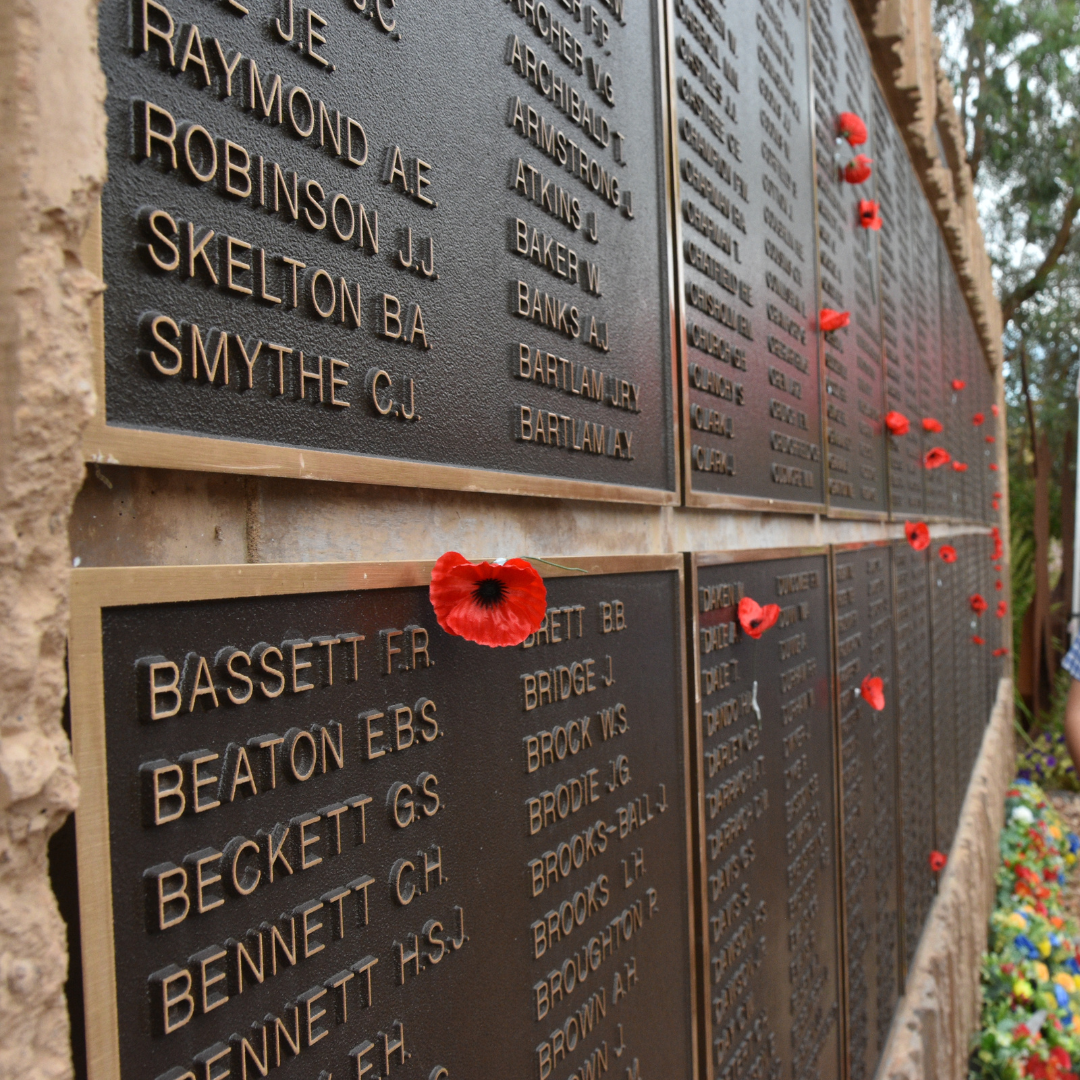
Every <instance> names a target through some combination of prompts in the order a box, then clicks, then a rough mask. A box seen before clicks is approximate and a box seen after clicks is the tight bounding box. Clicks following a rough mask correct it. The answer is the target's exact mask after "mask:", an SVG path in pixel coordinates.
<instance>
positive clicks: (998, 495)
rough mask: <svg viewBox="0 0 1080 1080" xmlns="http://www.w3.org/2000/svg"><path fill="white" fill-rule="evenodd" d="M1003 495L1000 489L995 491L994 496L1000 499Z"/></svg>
mask: <svg viewBox="0 0 1080 1080" xmlns="http://www.w3.org/2000/svg"><path fill="white" fill-rule="evenodd" d="M1001 497H1002V495H1001V492H1000V491H995V492H994V498H995V499H1000V498H1001Z"/></svg>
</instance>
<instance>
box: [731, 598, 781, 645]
mask: <svg viewBox="0 0 1080 1080" xmlns="http://www.w3.org/2000/svg"><path fill="white" fill-rule="evenodd" d="M779 618H780V605H779V604H766V605H765V606H764V607H762V606H761V605H760V604H759V603H758V602H757V601H756V600H751V599H750V597H749V596H744V597H743V598H742V599H741V600H740V601H739V625H740V626H741V627H742V628H743V630H744V631H746V633H747V634H748V635H749V636H750V637H752V638H754V640H755V641H756V640H757V639H758V638H759V637H761V635H762V634H764V633H765V631H766V630H768V629H769V627H770V626H773V625H774V624H775V622H776V620H777V619H779Z"/></svg>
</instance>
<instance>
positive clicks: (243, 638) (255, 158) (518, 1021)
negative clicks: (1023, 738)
mask: <svg viewBox="0 0 1080 1080" xmlns="http://www.w3.org/2000/svg"><path fill="white" fill-rule="evenodd" d="M96 25H97V34H98V39H97V55H98V57H99V58H100V65H101V69H102V71H103V73H104V86H105V90H104V96H103V109H104V116H105V117H106V118H107V143H106V144H105V145H106V148H107V164H108V179H107V182H105V184H104V186H103V188H102V189H101V192H100V200H99V201H97V202H95V203H94V207H93V209H92V210H91V211H89V212H88V215H87V216H88V217H89V219H90V225H89V228H88V229H87V230H86V234H85V236H82V237H81V238H80V240H79V243H77V244H75V245H74V247H73V250H75V251H76V252H77V253H78V254H77V257H78V258H79V259H80V260H83V262H84V264H85V266H86V267H88V268H90V269H93V270H94V271H95V272H96V273H98V274H99V275H100V277H101V279H102V281H103V282H104V289H103V291H102V292H101V295H100V296H99V297H98V298H97V299H96V300H95V301H94V303H93V306H92V307H91V308H90V318H89V320H88V322H87V323H86V324H85V326H83V327H82V332H83V334H84V337H85V339H86V342H87V348H88V355H91V357H92V362H91V367H90V368H88V370H87V374H88V380H87V385H88V386H89V385H92V387H93V389H94V391H95V392H96V401H97V405H96V412H95V413H94V414H93V416H92V418H90V419H89V421H88V423H87V424H86V427H85V431H84V432H83V435H82V444H81V461H83V462H85V479H84V481H83V483H82V487H81V489H80V490H79V492H78V494H77V495H76V496H75V497H74V500H73V502H72V503H71V505H70V506H67V507H65V508H64V509H63V511H62V513H61V517H62V518H63V520H64V522H65V524H66V528H67V534H68V542H69V544H70V553H69V552H68V549H67V548H65V549H64V558H65V560H68V561H70V562H72V563H73V568H72V569H71V570H70V586H65V588H68V589H69V595H70V627H69V629H68V653H67V670H68V675H69V689H68V706H67V712H66V714H65V717H66V729H65V730H67V732H68V733H69V735H70V738H71V744H72V750H73V755H74V764H75V766H76V768H77V770H78V777H79V783H80V785H81V796H80V802H79V809H78V812H77V814H75V815H74V817H73V819H71V820H69V821H68V822H67V824H65V825H64V826H63V827H62V828H61V829H60V831H59V832H57V833H56V836H55V837H54V838H53V841H52V843H51V845H50V848H49V853H50V873H51V881H52V884H53V888H54V891H55V893H56V897H57V902H58V904H59V910H60V913H61V914H62V915H63V917H64V919H65V920H66V925H67V933H68V941H69V946H68V951H69V958H70V965H71V967H70V977H69V979H68V983H67V986H66V995H67V997H66V1001H67V1006H68V1008H69V1009H70V1036H71V1046H72V1062H73V1065H72V1068H73V1070H74V1075H76V1076H79V1077H86V1078H88V1080H117V1078H118V1080H226V1078H228V1080H249V1078H254V1077H268V1076H273V1077H277V1076H280V1077H282V1078H283V1080H293V1078H300V1080H334V1078H335V1077H337V1078H338V1080H343V1078H346V1077H350V1078H353V1080H398V1078H400V1080H463V1078H470V1077H477V1076H481V1075H497V1076H505V1077H515V1078H521V1080H526V1078H531V1080H599V1078H601V1077H606V1076H609V1075H610V1076H612V1077H616V1078H618V1080H622V1078H623V1077H624V1076H625V1078H626V1080H659V1078H661V1077H664V1078H668V1080H674V1078H680V1080H765V1078H768V1080H781V1078H783V1080H813V1078H818V1080H833V1078H843V1080H870V1078H872V1077H874V1076H875V1074H876V1073H877V1071H878V1068H879V1063H880V1062H881V1060H882V1055H883V1053H884V1051H885V1048H886V1044H887V1042H888V1040H889V1036H890V1031H892V1030H893V1028H894V1023H895V1022H896V1017H897V1016H898V1015H900V1011H901V1010H902V1009H903V1008H904V1002H905V994H906V993H907V992H909V991H910V989H911V986H910V984H909V980H910V977H911V972H912V971H913V967H914V961H915V955H916V951H917V948H918V946H919V942H920V940H921V939H922V937H923V931H924V928H925V927H926V926H927V925H928V920H929V919H930V916H931V910H932V906H933V904H934V899H935V896H936V895H937V892H938V888H939V885H940V884H941V880H942V879H941V874H940V866H937V864H936V863H935V862H934V860H933V859H932V858H931V856H932V855H934V854H935V853H942V854H944V855H948V854H949V853H950V852H951V851H952V850H953V844H954V840H955V839H956V837H957V835H958V829H962V827H963V826H962V823H961V809H962V804H963V801H964V796H965V792H966V791H967V790H968V785H969V780H970V778H971V776H972V774H973V771H974V770H975V769H976V767H977V761H978V759H979V755H980V748H981V747H982V744H983V735H984V732H985V730H986V727H987V724H988V722H989V720H990V716H991V712H992V709H993V707H994V703H995V701H996V700H997V699H998V695H999V685H1000V684H1001V681H1002V680H1003V679H1005V678H1007V676H1008V674H1009V664H1010V659H1009V655H1008V647H1009V643H1010V640H1011V628H1010V622H1009V618H1008V605H1007V604H1004V606H1001V605H999V601H1000V600H1001V599H1002V598H1003V597H1007V596H1008V595H1009V594H1008V567H1007V565H1006V561H1005V553H1004V549H1003V546H1002V545H1003V543H1004V541H1003V538H1002V531H1001V530H1003V529H1005V527H1006V521H1007V516H1006V511H1007V501H1005V500H1006V499H1007V488H1006V487H1005V484H1006V482H1007V480H1006V472H1005V467H1004V458H1003V457H1002V451H1003V449H1004V438H1003V432H1004V426H1003V425H1004V417H1003V415H1002V414H1003V410H1002V408H1001V406H1002V402H1003V398H1002V390H1001V379H1000V351H999V349H998V348H997V346H996V344H995V342H994V339H993V330H994V322H993V318H994V312H995V311H996V308H994V306H993V298H992V296H989V297H988V294H986V293H985V290H983V291H981V292H980V289H982V286H981V285H980V284H979V282H980V281H981V280H982V279H981V278H980V277H979V274H980V273H981V268H982V267H983V263H982V262H980V261H979V259H981V258H983V253H982V249H981V239H979V238H978V237H977V236H976V241H977V244H978V245H979V246H978V247H977V254H978V257H977V258H975V259H974V261H973V260H972V257H970V254H969V256H965V257H961V255H962V254H963V253H962V252H961V251H960V250H959V248H958V243H957V241H956V236H957V235H959V234H958V233H957V230H956V229H952V230H948V229H945V228H944V226H945V224H946V221H947V219H948V216H949V214H950V213H951V212H952V210H951V209H950V208H948V207H945V205H944V203H943V202H942V199H941V196H940V184H939V183H938V180H937V179H935V174H933V173H932V170H930V169H929V168H928V165H927V161H926V155H925V153H924V148H923V147H922V144H921V143H920V142H919V132H918V130H917V128H916V125H914V124H913V122H912V121H911V120H910V117H907V116H905V115H903V112H904V104H903V102H904V99H903V95H902V94H901V93H899V92H898V90H897V86H898V83H897V77H896V75H895V72H894V71H892V70H891V69H889V68H888V67H887V66H883V65H882V61H881V49H882V44H881V39H878V38H875V37H874V36H873V35H872V34H871V37H870V38H869V39H868V38H867V36H866V35H867V29H866V27H867V14H866V12H865V11H863V10H862V9H856V8H853V7H852V6H851V4H850V3H849V0H753V2H752V3H745V4H728V3H724V2H723V0H644V2H643V0H592V2H590V0H463V2H461V3H459V4H456V5H450V6H443V7H438V6H432V5H422V4H419V3H417V2H416V0H334V2H333V3H325V2H324V3H322V4H321V5H320V7H319V8H318V9H316V8H314V7H310V6H309V7H304V6H301V5H300V4H298V3H296V0H215V2H212V3H211V2H207V0H134V3H128V2H124V3H121V2H120V0H102V2H101V4H100V7H99V11H98V14H97V24H96ZM852 117H854V120H855V121H857V122H858V123H857V124H854V122H853V120H852V119H851V118H852ZM860 125H861V128H860ZM970 239H971V238H970V237H968V240H969V241H970ZM73 257H74V256H73ZM988 312H989V314H988ZM87 392H88V391H87ZM999 464H1000V466H1001V467H1000V469H999ZM58 513H60V512H59V511H58ZM449 550H460V551H462V552H463V553H464V555H465V556H466V557H467V558H469V559H471V560H475V561H480V560H485V559H495V558H496V557H501V558H504V559H505V558H510V557H514V556H519V557H523V558H527V559H530V560H531V562H532V565H533V566H534V568H535V569H536V571H537V572H538V573H539V574H540V575H541V576H542V577H543V579H544V583H545V586H546V590H547V599H546V611H545V614H544V617H543V621H542V623H541V624H540V625H539V628H538V629H536V630H535V631H534V632H533V633H531V634H530V635H529V636H528V637H527V638H525V640H524V641H522V642H520V643H517V644H513V645H508V646H505V647H502V648H487V647H485V646H482V645H478V644H475V643H473V642H471V641H466V640H464V639H463V638H462V637H460V636H457V635H455V634H454V633H451V632H448V631H447V629H446V628H445V626H444V625H442V624H441V623H440V621H439V620H438V619H437V617H436V614H435V611H434V609H433V606H432V603H431V600H430V599H429V593H428V586H429V583H430V581H431V576H432V560H433V559H434V558H435V557H436V556H438V555H440V554H441V553H442V552H444V551H449ZM64 572H65V574H67V573H68V571H67V570H66V569H65V571H64ZM65 580H66V579H65ZM747 602H749V608H747V607H746V604H747ZM757 605H761V606H762V607H764V612H762V611H761V610H760V609H759V608H758V607H757ZM773 606H775V607H773ZM754 611H757V612H758V615H754V614H753V612H754ZM759 616H760V617H762V618H764V623H762V624H760V625H759V624H758V623H756V622H755V619H757V618H758V617H759ZM770 620H772V621H770ZM59 821H60V817H59V816H57V818H56V822H55V824H54V826H52V827H55V826H56V825H58V824H59ZM935 867H936V868H935ZM54 936H55V935H54ZM56 985H57V987H58V986H59V983H57V984H56ZM57 993H59V990H58V989H57ZM0 1015H3V1014H2V1013H0ZM4 1047H5V1037H4V1036H2V1035H0V1051H3V1050H4ZM65 1052H66V1050H64V1049H63V1048H61V1050H60V1053H61V1054H63V1053H65ZM62 1071H63V1067H61V1073H62ZM61 1073H57V1074H56V1075H60V1074H61ZM26 1075H36V1074H34V1073H33V1071H32V1070H28V1071H26ZM42 1075H44V1074H42Z"/></svg>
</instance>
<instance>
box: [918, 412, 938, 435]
mask: <svg viewBox="0 0 1080 1080" xmlns="http://www.w3.org/2000/svg"><path fill="white" fill-rule="evenodd" d="M922 426H923V431H932V432H934V433H935V434H936V433H937V432H939V431H941V430H942V426H941V421H940V420H935V419H934V418H933V417H932V416H924V417H923V422H922Z"/></svg>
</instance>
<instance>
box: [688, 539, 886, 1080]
mask: <svg viewBox="0 0 1080 1080" xmlns="http://www.w3.org/2000/svg"><path fill="white" fill-rule="evenodd" d="M885 542H886V543H887V542H888V541H885ZM856 546H859V545H856ZM806 556H819V557H824V559H825V572H826V574H827V575H828V580H827V581H826V582H825V596H826V601H827V604H828V607H827V609H826V614H827V616H828V620H829V634H828V642H829V690H830V692H832V691H833V689H834V687H833V677H832V669H833V668H834V667H835V662H834V653H835V648H834V643H833V634H832V623H833V617H832V593H833V567H832V553H831V545H829V544H808V545H804V546H801V547H787V548H748V549H746V550H737V551H687V552H685V553H684V558H685V559H686V574H685V588H686V604H685V609H686V633H685V634H684V641H685V646H684V650H683V653H684V656H685V657H686V665H687V674H688V677H689V678H692V679H693V685H692V687H690V720H691V724H690V737H691V740H692V746H691V749H692V752H693V754H694V761H693V763H692V769H693V781H694V784H695V785H696V787H695V790H694V799H693V802H694V808H693V813H694V819H693V821H692V825H693V829H694V832H693V838H694V847H695V849H696V850H695V852H694V856H695V860H696V861H695V864H694V871H695V874H694V878H693V879H692V881H693V885H692V887H693V889H694V891H695V899H696V902H697V905H698V909H699V910H698V916H697V919H698V921H697V925H696V927H695V929H696V931H697V934H698V935H699V937H698V950H699V953H700V956H699V957H697V958H696V959H697V960H698V971H699V975H698V981H699V984H700V987H701V991H700V994H699V996H698V1002H697V1007H698V1011H699V1016H698V1021H697V1022H698V1029H699V1032H700V1035H699V1039H698V1041H699V1043H700V1045H701V1053H702V1055H703V1061H702V1063H701V1076H702V1078H703V1080H716V1066H715V1063H714V1062H713V1057H712V1031H713V1028H712V1017H711V1010H710V1008H709V994H708V981H707V978H706V976H707V974H708V963H707V959H706V957H707V954H708V942H709V914H708V913H709V903H708V886H707V881H706V874H705V873H704V872H703V869H704V866H705V864H706V862H707V860H706V857H705V855H706V853H705V804H704V795H705V758H704V755H703V753H702V738H701V679H700V677H699V654H698V651H697V641H698V629H699V614H700V613H699V611H698V606H697V603H696V600H697V589H698V570H699V569H701V568H702V567H711V566H737V565H739V564H741V563H751V562H753V563H757V562H772V561H777V560H780V559H798V558H803V557H806ZM835 696H836V695H835V694H833V698H834V699H835ZM835 715H836V708H835V701H834V703H833V707H832V708H830V715H829V722H830V725H831V726H832V727H833V728H834V729H835V727H836V720H835ZM836 742H837V740H836V733H835V730H834V733H833V759H834V760H833V805H834V806H835V807H837V808H839V806H840V803H839V798H840V782H841V778H840V776H839V775H838V773H837V760H838V755H839V746H837V745H836ZM840 820H841V819H840V817H839V813H836V814H834V820H833V822H832V833H833V845H834V850H835V851H836V853H837V858H836V863H835V872H834V875H833V877H834V886H835V888H836V890H837V904H836V910H835V912H834V913H833V918H834V922H835V924H836V963H837V965H838V966H837V972H836V990H837V1001H838V1004H839V1006H840V1015H839V1016H838V1017H837V1037H838V1039H839V1040H840V1044H839V1046H838V1061H839V1063H840V1065H841V1068H842V1070H844V1068H845V1065H846V1061H847V1057H846V1054H847V1050H846V1048H847V990H846V978H847V975H846V969H845V967H844V962H845V959H846V956H845V953H844V940H845V934H846V932H847V931H846V927H845V925H844V912H843V904H842V903H841V897H840V890H841V888H842V887H843V877H842V866H841V862H840V859H841V857H842V854H843V852H842V850H841V848H840V843H841V840H842V837H841V829H840ZM842 1075H843V1076H846V1075H847V1072H846V1071H843V1072H842Z"/></svg>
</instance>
